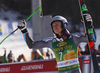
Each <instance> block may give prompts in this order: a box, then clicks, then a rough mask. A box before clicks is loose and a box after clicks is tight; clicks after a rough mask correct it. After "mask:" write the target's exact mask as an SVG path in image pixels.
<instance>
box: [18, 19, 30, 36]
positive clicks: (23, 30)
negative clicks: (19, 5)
mask: <svg viewBox="0 0 100 73" xmlns="http://www.w3.org/2000/svg"><path fill="white" fill-rule="evenodd" d="M26 24H27V23H26V21H25V20H21V22H20V24H18V26H17V27H18V28H19V29H20V30H21V32H22V33H23V34H25V33H28V31H27V28H26Z"/></svg>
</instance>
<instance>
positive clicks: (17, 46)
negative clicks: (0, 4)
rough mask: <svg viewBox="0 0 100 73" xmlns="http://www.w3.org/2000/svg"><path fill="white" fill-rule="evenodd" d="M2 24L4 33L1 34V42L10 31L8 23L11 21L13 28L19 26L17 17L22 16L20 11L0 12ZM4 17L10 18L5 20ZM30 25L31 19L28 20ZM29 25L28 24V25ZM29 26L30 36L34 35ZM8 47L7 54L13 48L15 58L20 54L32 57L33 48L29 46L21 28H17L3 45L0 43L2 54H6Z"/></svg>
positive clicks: (0, 53) (28, 57)
mask: <svg viewBox="0 0 100 73" xmlns="http://www.w3.org/2000/svg"><path fill="white" fill-rule="evenodd" d="M0 16H1V17H0V24H1V27H2V33H3V35H0V42H1V41H2V40H3V39H4V38H5V37H6V36H8V35H9V34H10V33H9V32H8V31H9V29H8V24H9V23H11V24H12V26H13V30H15V29H16V28H17V25H18V23H19V22H20V20H18V19H17V17H18V16H20V13H18V12H15V11H7V12H5V11H4V10H1V12H0ZM4 17H7V18H8V20H4ZM27 24H28V25H29V26H30V21H28V22H27ZM28 25H27V26H28ZM29 26H28V31H29V32H30V36H31V37H32V29H31V28H30V27H29ZM3 48H6V51H7V55H8V53H9V51H10V50H12V52H13V55H14V58H15V60H17V57H18V56H19V55H20V54H24V55H25V56H26V58H27V59H28V60H30V58H31V51H32V50H31V49H29V48H28V46H27V45H26V43H25V41H24V37H23V34H22V33H21V31H20V30H17V31H16V32H15V33H14V34H12V35H11V36H9V37H8V38H7V39H6V40H5V41H4V42H3V43H2V44H1V45H0V55H3V54H4V49H3Z"/></svg>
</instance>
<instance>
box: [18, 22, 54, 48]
mask: <svg viewBox="0 0 100 73" xmlns="http://www.w3.org/2000/svg"><path fill="white" fill-rule="evenodd" d="M18 28H19V29H20V30H21V32H22V33H23V34H24V35H25V41H26V43H27V45H28V47H29V48H30V49H31V48H34V49H37V48H43V47H48V48H52V40H49V41H43V40H41V41H34V40H33V39H32V38H31V37H30V36H29V33H28V30H27V28H26V21H25V20H22V21H21V23H20V24H19V25H18Z"/></svg>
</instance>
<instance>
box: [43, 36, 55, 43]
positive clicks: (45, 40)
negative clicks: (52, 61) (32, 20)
mask: <svg viewBox="0 0 100 73" xmlns="http://www.w3.org/2000/svg"><path fill="white" fill-rule="evenodd" d="M52 40H53V37H47V38H45V39H42V41H44V42H49V41H52Z"/></svg>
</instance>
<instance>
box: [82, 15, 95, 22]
mask: <svg viewBox="0 0 100 73" xmlns="http://www.w3.org/2000/svg"><path fill="white" fill-rule="evenodd" d="M83 17H85V20H86V21H87V22H93V21H92V18H91V15H90V14H88V13H85V14H83Z"/></svg>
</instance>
